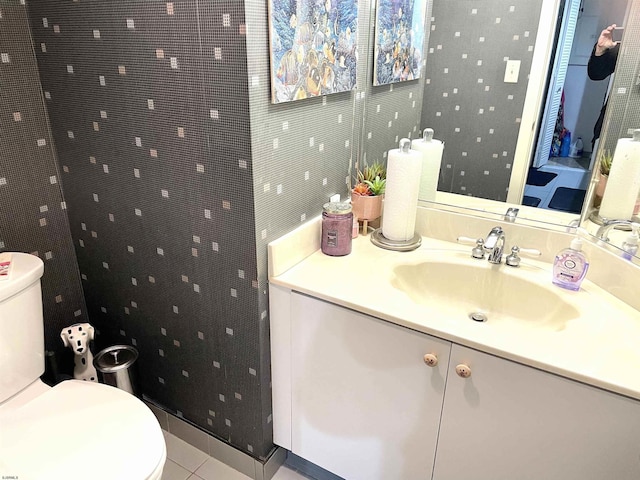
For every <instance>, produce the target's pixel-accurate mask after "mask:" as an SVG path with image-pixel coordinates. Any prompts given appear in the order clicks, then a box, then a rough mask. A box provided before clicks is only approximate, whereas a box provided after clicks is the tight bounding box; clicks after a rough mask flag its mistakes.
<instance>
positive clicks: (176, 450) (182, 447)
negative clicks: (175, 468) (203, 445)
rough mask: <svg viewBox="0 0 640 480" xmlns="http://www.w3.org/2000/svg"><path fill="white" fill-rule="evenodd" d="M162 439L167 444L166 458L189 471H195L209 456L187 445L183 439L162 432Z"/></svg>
mask: <svg viewBox="0 0 640 480" xmlns="http://www.w3.org/2000/svg"><path fill="white" fill-rule="evenodd" d="M164 439H165V442H166V444H167V458H168V459H169V460H173V461H174V462H175V463H177V464H178V465H180V466H181V467H183V468H185V469H187V470H188V471H189V472H191V473H193V472H195V471H196V470H197V469H198V467H200V466H201V465H202V464H203V463H204V462H205V461H206V460H207V459H208V458H210V457H209V455H207V454H206V453H204V452H203V451H202V450H198V449H197V448H196V447H194V446H192V445H189V444H188V443H187V442H185V441H184V440H181V439H180V438H178V437H176V436H175V435H172V434H170V433H168V432H164Z"/></svg>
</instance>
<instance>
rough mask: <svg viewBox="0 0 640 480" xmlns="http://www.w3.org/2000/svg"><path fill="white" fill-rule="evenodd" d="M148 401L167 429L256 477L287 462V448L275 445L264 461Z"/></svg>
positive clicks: (266, 477)
mask: <svg viewBox="0 0 640 480" xmlns="http://www.w3.org/2000/svg"><path fill="white" fill-rule="evenodd" d="M144 401H145V404H146V405H147V406H148V407H149V409H150V410H151V411H152V412H153V414H154V415H155V416H156V418H157V419H158V423H159V424H160V427H161V428H162V429H163V430H166V431H167V432H169V433H171V434H172V435H175V436H176V437H178V438H180V439H181V440H184V441H185V442H187V443H188V444H189V445H192V446H194V447H195V448H197V449H198V450H201V451H203V452H204V453H206V454H207V455H209V456H211V457H213V458H215V459H216V460H219V461H221V462H222V463H224V464H226V465H229V466H230V467H231V468H233V469H235V470H238V471H239V472H241V473H243V474H245V475H246V476H248V477H250V478H253V479H254V480H271V479H272V478H273V476H274V475H275V473H276V471H277V470H278V468H280V466H281V465H283V464H284V462H285V460H286V457H287V451H286V450H285V449H283V448H281V447H278V446H275V447H274V448H273V450H272V451H271V452H269V455H268V457H267V458H266V460H264V461H262V460H259V459H257V458H254V457H252V456H251V455H249V454H247V453H245V452H243V451H241V450H239V449H237V448H235V447H233V446H232V445H230V444H228V443H226V442H224V441H222V440H220V439H219V438H217V437H214V436H213V435H210V434H208V433H207V432H204V431H203V430H201V429H199V428H198V427H195V426H193V425H192V424H190V423H189V422H187V421H185V420H184V419H182V418H180V417H177V416H175V415H173V414H172V413H169V412H167V411H166V410H164V409H163V408H162V407H161V406H159V405H157V404H155V403H153V402H152V401H151V400H150V399H148V398H146V397H145V398H144Z"/></svg>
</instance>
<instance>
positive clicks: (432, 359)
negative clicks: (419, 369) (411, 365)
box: [424, 353, 438, 367]
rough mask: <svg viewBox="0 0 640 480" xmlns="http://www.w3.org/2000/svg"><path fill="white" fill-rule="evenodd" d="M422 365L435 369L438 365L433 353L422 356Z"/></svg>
mask: <svg viewBox="0 0 640 480" xmlns="http://www.w3.org/2000/svg"><path fill="white" fill-rule="evenodd" d="M424 363H426V364H427V365H429V366H430V367H435V366H436V365H438V357H437V356H436V354H435V353H427V354H426V355H425V356H424Z"/></svg>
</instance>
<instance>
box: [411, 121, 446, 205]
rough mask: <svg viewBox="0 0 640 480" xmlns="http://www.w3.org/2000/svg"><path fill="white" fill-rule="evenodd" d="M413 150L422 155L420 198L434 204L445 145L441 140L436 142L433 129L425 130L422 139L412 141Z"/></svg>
mask: <svg viewBox="0 0 640 480" xmlns="http://www.w3.org/2000/svg"><path fill="white" fill-rule="evenodd" d="M411 148H413V149H414V150H418V151H419V152H420V153H421V154H422V174H421V175H420V190H419V192H418V198H419V199H420V200H427V201H429V202H433V201H435V199H436V192H437V191H438V180H439V179H440V164H441V163H442V153H443V151H444V143H443V142H441V141H440V140H434V138H433V129H431V128H425V129H424V131H423V133H422V138H417V139H415V140H412V141H411Z"/></svg>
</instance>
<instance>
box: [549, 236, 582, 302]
mask: <svg viewBox="0 0 640 480" xmlns="http://www.w3.org/2000/svg"><path fill="white" fill-rule="evenodd" d="M588 268H589V261H588V260H587V257H585V255H584V253H582V240H581V239H580V238H579V237H576V238H574V239H573V240H572V241H571V246H570V247H569V248H565V249H564V250H561V251H560V252H558V254H557V255H556V259H555V261H554V262H553V284H554V285H558V286H559V287H562V288H566V289H568V290H580V284H581V283H582V280H584V277H585V275H586V274H587V269H588Z"/></svg>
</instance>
